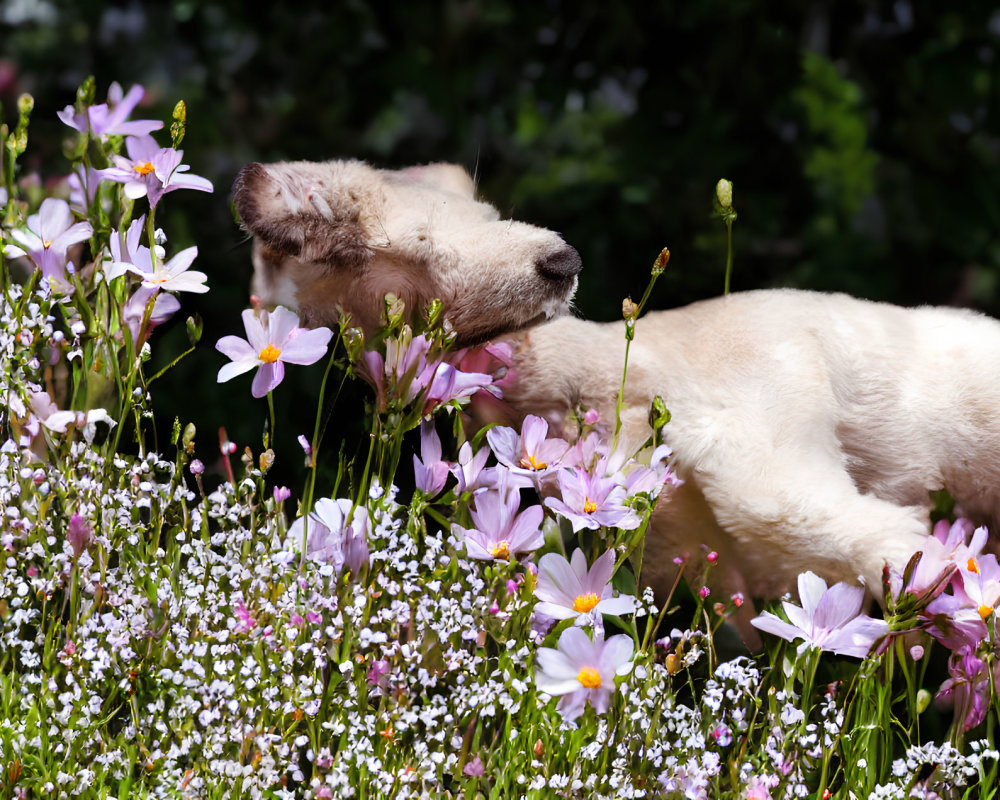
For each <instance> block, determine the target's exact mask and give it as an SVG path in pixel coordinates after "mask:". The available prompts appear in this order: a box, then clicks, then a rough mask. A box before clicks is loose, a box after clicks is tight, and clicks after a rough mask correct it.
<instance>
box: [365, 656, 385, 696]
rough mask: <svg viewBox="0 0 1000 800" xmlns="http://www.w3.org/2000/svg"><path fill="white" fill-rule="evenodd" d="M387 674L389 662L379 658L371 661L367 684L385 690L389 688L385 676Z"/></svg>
mask: <svg viewBox="0 0 1000 800" xmlns="http://www.w3.org/2000/svg"><path fill="white" fill-rule="evenodd" d="M388 674H389V662H388V661H387V660H386V659H384V658H380V659H377V660H375V661H372V666H371V669H369V670H368V685H369V686H377V687H378V688H379V689H381V690H383V691H385V690H386V689H388V688H389V681H388V679H387V678H386V677H385V676H386V675H388Z"/></svg>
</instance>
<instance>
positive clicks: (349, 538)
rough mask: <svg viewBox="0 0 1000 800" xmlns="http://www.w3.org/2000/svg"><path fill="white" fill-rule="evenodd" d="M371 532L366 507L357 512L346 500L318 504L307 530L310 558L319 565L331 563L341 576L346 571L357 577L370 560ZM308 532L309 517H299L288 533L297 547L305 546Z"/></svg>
mask: <svg viewBox="0 0 1000 800" xmlns="http://www.w3.org/2000/svg"><path fill="white" fill-rule="evenodd" d="M352 508H354V511H353V513H352V512H351V509H352ZM369 528H370V523H369V520H368V511H367V509H365V508H364V507H363V506H357V507H356V508H355V507H354V504H353V503H352V502H351V501H350V500H348V499H346V498H343V497H342V498H340V499H337V500H333V499H331V498H323V499H322V500H318V501H317V502H316V506H315V508H313V510H312V511H311V512H310V514H309V527H308V529H307V530H305V533H306V535H307V537H308V540H307V543H306V554H307V555H308V556H309V557H310V558H313V559H315V560H317V561H327V562H330V563H331V564H333V567H334V569H335V570H336V571H337V574H338V575H339V574H340V573H341V572H343V571H344V569H345V568H346V569H348V570H350V571H351V573H352V574H357V573H358V572H359V571H360V570H361V568H362V567H363V566H364V565H365V564H367V563H368V560H369V551H368V531H369ZM304 529H305V517H299V518H298V519H297V520H295V522H294V523H292V526H291V527H290V528H289V529H288V535H289V538H290V539H291V541H292V542H293V543H295V544H296V545H298V544H300V543H301V542H302V535H303V532H304Z"/></svg>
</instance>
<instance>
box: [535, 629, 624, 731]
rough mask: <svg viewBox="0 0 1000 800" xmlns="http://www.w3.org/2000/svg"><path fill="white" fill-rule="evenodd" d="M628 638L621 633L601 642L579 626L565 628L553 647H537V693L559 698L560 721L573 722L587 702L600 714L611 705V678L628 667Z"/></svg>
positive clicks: (598, 637)
mask: <svg viewBox="0 0 1000 800" xmlns="http://www.w3.org/2000/svg"><path fill="white" fill-rule="evenodd" d="M634 647H635V645H634V643H633V642H632V638H631V637H629V636H626V635H625V634H618V635H617V636H612V637H611V638H610V639H608V640H607V641H605V639H604V636H603V634H601V633H596V632H595V635H594V639H593V640H591V638H590V637H589V636H587V634H586V632H585V631H584V630H583V629H582V628H576V627H573V628H567V629H566V630H564V631H563V632H562V634H561V635H560V637H559V643H558V644H557V645H556V647H555V648H554V649H553V648H551V647H541V648H539V649H538V669H537V670H536V671H535V686H537V687H538V690H539V691H540V692H545V693H546V694H550V695H553V696H556V697H559V698H560V700H559V705H558V709H559V712H560V713H561V714H562V718H563V720H565V721H566V722H573V721H574V720H575V719H576V718H577V717H579V716H580V714H582V713H583V711H584V708H585V707H586V705H587V703H590V704H591V705H592V706H593V707H594V711H596V712H597V713H598V714H603V713H604V712H605V711H607V710H608V707H609V706H610V705H611V697H612V695H613V694H614V691H615V677H616V676H618V675H627V674H628V672H629V671H630V670H631V669H632V651H633V650H634Z"/></svg>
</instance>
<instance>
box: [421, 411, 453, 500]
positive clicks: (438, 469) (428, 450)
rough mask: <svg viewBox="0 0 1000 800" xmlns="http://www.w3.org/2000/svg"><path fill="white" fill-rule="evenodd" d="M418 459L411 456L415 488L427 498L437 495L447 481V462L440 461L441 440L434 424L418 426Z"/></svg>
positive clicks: (425, 422)
mask: <svg viewBox="0 0 1000 800" xmlns="http://www.w3.org/2000/svg"><path fill="white" fill-rule="evenodd" d="M420 456H421V457H420V458H417V457H416V456H413V473H414V477H415V479H416V485H417V488H418V489H419V490H420V491H422V492H423V493H424V494H426V495H427V496H428V497H434V496H435V495H437V494H438V493H439V492H440V491H441V490H442V489H443V488H444V485H445V482H446V481H447V480H448V475H449V470H448V467H449V465H448V462H447V461H442V460H441V439H440V438H438V434H437V431H436V430H434V423H433V422H429V421H424V422H422V423H421V425H420Z"/></svg>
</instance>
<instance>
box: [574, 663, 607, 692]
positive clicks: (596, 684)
mask: <svg viewBox="0 0 1000 800" xmlns="http://www.w3.org/2000/svg"><path fill="white" fill-rule="evenodd" d="M576 679H577V680H578V681H580V685H581V686H583V687H584V688H585V689H600V688H601V673H600V672H598V671H597V670H596V669H594V668H593V667H584V668H583V669H581V670H580V671H579V672H578V673H577V675H576Z"/></svg>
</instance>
